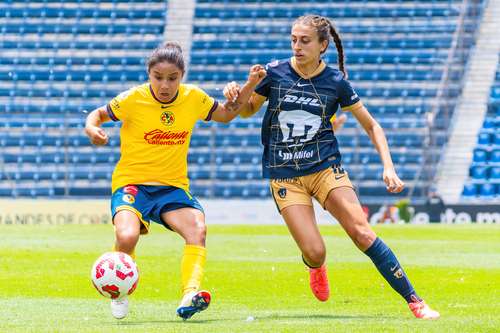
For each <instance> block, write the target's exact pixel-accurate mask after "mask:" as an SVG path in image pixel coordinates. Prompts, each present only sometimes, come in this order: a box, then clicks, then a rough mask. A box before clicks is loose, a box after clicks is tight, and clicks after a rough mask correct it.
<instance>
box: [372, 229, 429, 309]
mask: <svg viewBox="0 0 500 333" xmlns="http://www.w3.org/2000/svg"><path fill="white" fill-rule="evenodd" d="M365 254H366V255H367V256H368V257H370V259H371V260H372V261H373V263H374V264H375V266H376V267H377V269H378V271H379V272H380V274H382V276H383V277H384V278H385V279H386V280H387V282H389V284H390V285H391V287H392V289H394V290H395V291H396V292H398V293H399V294H400V295H401V296H403V298H404V299H405V300H406V301H407V302H408V303H410V302H415V301H421V298H420V297H418V295H417V294H416V292H415V289H414V288H413V286H412V285H411V283H410V280H409V279H408V277H407V276H406V273H405V272H404V270H403V268H402V267H401V265H400V264H399V261H398V259H397V258H396V256H395V255H394V253H393V252H392V250H391V249H390V248H389V247H388V246H387V245H386V244H385V243H384V242H383V241H382V240H381V239H380V238H378V237H377V239H375V241H374V242H373V244H372V245H371V246H370V247H369V248H368V249H367V250H366V251H365Z"/></svg>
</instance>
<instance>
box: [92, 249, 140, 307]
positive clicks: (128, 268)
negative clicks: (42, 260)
mask: <svg viewBox="0 0 500 333" xmlns="http://www.w3.org/2000/svg"><path fill="white" fill-rule="evenodd" d="M90 276H91V278H92V284H93V285H94V287H95V289H97V291H98V292H99V293H100V294H101V295H103V296H105V297H108V298H112V299H120V298H123V297H125V296H127V295H130V294H131V293H133V292H134V290H135V288H136V287H137V282H139V271H138V270H137V266H136V264H135V262H134V260H133V259H132V258H131V257H130V256H129V255H128V254H126V253H123V252H107V253H104V254H103V255H102V256H100V257H99V258H98V259H97V260H96V261H95V263H94V266H92V271H91V273H90Z"/></svg>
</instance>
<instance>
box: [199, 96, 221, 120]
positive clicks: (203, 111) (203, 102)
mask: <svg viewBox="0 0 500 333" xmlns="http://www.w3.org/2000/svg"><path fill="white" fill-rule="evenodd" d="M195 98H196V99H197V101H198V110H199V111H200V116H199V119H201V120H205V121H210V119H212V113H214V111H215V110H216V109H217V107H218V106H219V102H217V101H216V100H215V99H214V98H212V97H210V96H209V95H208V94H207V93H206V92H205V91H203V90H202V89H200V88H196V89H195Z"/></svg>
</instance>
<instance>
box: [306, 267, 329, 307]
mask: <svg viewBox="0 0 500 333" xmlns="http://www.w3.org/2000/svg"><path fill="white" fill-rule="evenodd" d="M309 285H310V286H311V290H312V292H313V294H314V296H316V298H317V299H318V300H320V301H321V302H325V301H326V300H328V298H329V297H330V285H329V284H328V276H327V272H326V265H325V264H323V265H321V267H318V268H309Z"/></svg>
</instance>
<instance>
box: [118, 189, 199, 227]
mask: <svg viewBox="0 0 500 333" xmlns="http://www.w3.org/2000/svg"><path fill="white" fill-rule="evenodd" d="M185 207H191V208H195V209H198V210H200V211H202V212H203V208H202V207H201V205H200V203H199V202H198V200H196V198H195V197H194V196H192V195H191V194H190V193H189V192H186V191H184V190H183V189H181V188H178V187H174V186H156V185H127V186H124V187H121V188H119V189H117V190H116V191H115V192H114V193H113V196H112V197H111V216H113V218H114V217H115V214H116V213H117V212H119V211H120V210H129V211H132V212H134V213H135V214H136V215H137V217H139V220H141V222H142V226H141V233H142V234H144V233H147V232H148V231H149V223H150V222H155V223H158V224H161V225H163V226H164V227H166V228H168V229H170V230H172V229H171V228H170V227H169V226H168V224H167V223H166V222H165V221H163V220H162V218H161V214H162V213H165V212H169V211H172V210H176V209H179V208H185Z"/></svg>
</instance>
